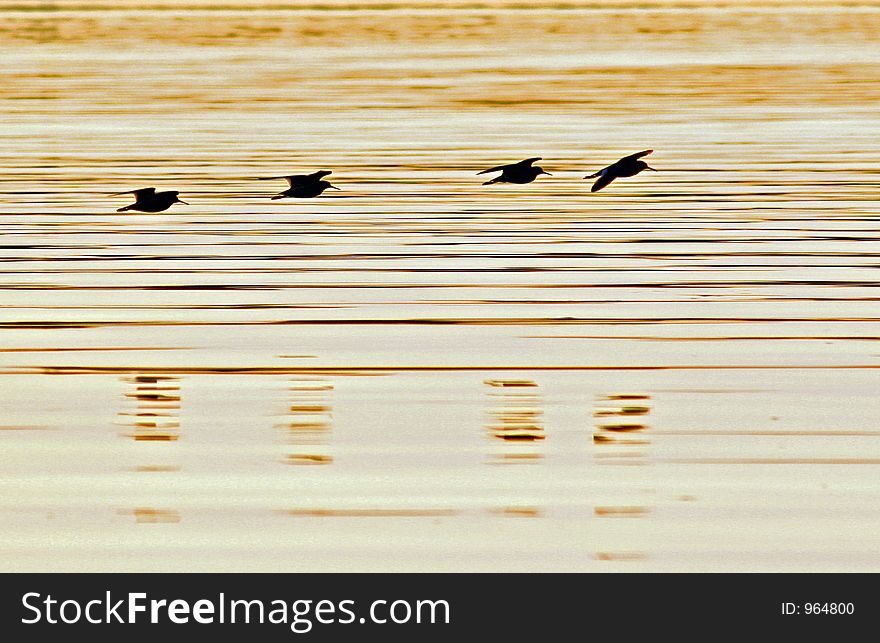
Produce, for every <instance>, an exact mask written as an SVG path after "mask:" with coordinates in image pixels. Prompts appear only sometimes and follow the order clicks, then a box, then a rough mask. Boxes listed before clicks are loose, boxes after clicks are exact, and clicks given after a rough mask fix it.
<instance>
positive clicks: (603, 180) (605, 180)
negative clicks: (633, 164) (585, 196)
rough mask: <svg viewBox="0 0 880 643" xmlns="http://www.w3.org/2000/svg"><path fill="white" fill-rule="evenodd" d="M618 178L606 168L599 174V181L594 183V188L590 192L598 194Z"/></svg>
mask: <svg viewBox="0 0 880 643" xmlns="http://www.w3.org/2000/svg"><path fill="white" fill-rule="evenodd" d="M616 178H617V177H616V176H615V174H614V172H609V171H608V168H605V169H604V170H602V171H601V172H600V173H599V180H598V181H596V182H595V183H593V187H591V188H590V192H598V191H599V190H601V189H602V188H604V187H605V186H606V185H608V184H609V183H611V182H612V181H613V180H614V179H616Z"/></svg>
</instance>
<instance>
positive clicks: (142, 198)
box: [110, 188, 189, 212]
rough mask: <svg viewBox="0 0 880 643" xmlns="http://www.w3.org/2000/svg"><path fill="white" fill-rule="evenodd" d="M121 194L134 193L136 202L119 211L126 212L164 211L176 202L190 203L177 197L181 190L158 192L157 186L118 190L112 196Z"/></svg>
mask: <svg viewBox="0 0 880 643" xmlns="http://www.w3.org/2000/svg"><path fill="white" fill-rule="evenodd" d="M121 194H134V203H132V204H131V205H127V206H125V207H124V208H119V209H118V210H116V211H117V212H126V211H127V210H140V211H141V212H162V211H163V210H167V209H168V208H170V207H171V206H172V205H174V204H175V203H183V204H184V205H189V203H187V202H186V201H181V200H180V199H179V198H177V195H178V194H180V192H178V191H176V190H169V191H167V192H156V188H141V189H140V190H128V191H126V192H117V193H116V194H111V195H110V196H119V195H121Z"/></svg>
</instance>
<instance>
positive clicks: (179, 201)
mask: <svg viewBox="0 0 880 643" xmlns="http://www.w3.org/2000/svg"><path fill="white" fill-rule="evenodd" d="M175 203H183V205H189V203H187V202H186V201H181V200H180V199H177V201H175Z"/></svg>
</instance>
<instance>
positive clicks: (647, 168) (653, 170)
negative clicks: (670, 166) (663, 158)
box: [645, 165, 660, 172]
mask: <svg viewBox="0 0 880 643" xmlns="http://www.w3.org/2000/svg"><path fill="white" fill-rule="evenodd" d="M645 169H646V170H651V171H652V172H659V171H660V170H658V169H657V168H655V167H651V166H649V165H646V166H645Z"/></svg>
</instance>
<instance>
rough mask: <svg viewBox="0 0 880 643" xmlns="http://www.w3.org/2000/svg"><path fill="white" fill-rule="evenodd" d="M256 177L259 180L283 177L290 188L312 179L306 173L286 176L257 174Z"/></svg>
mask: <svg viewBox="0 0 880 643" xmlns="http://www.w3.org/2000/svg"><path fill="white" fill-rule="evenodd" d="M257 178H258V179H260V180H261V181H269V180H271V179H284V180H285V181H287V185H289V186H290V187H292V188H295V187H297V186H300V185H305V184H306V183H308V182H309V181H314V180H315V178H314V177H310V176H309V175H307V174H290V175H288V176H258V177H257Z"/></svg>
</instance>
